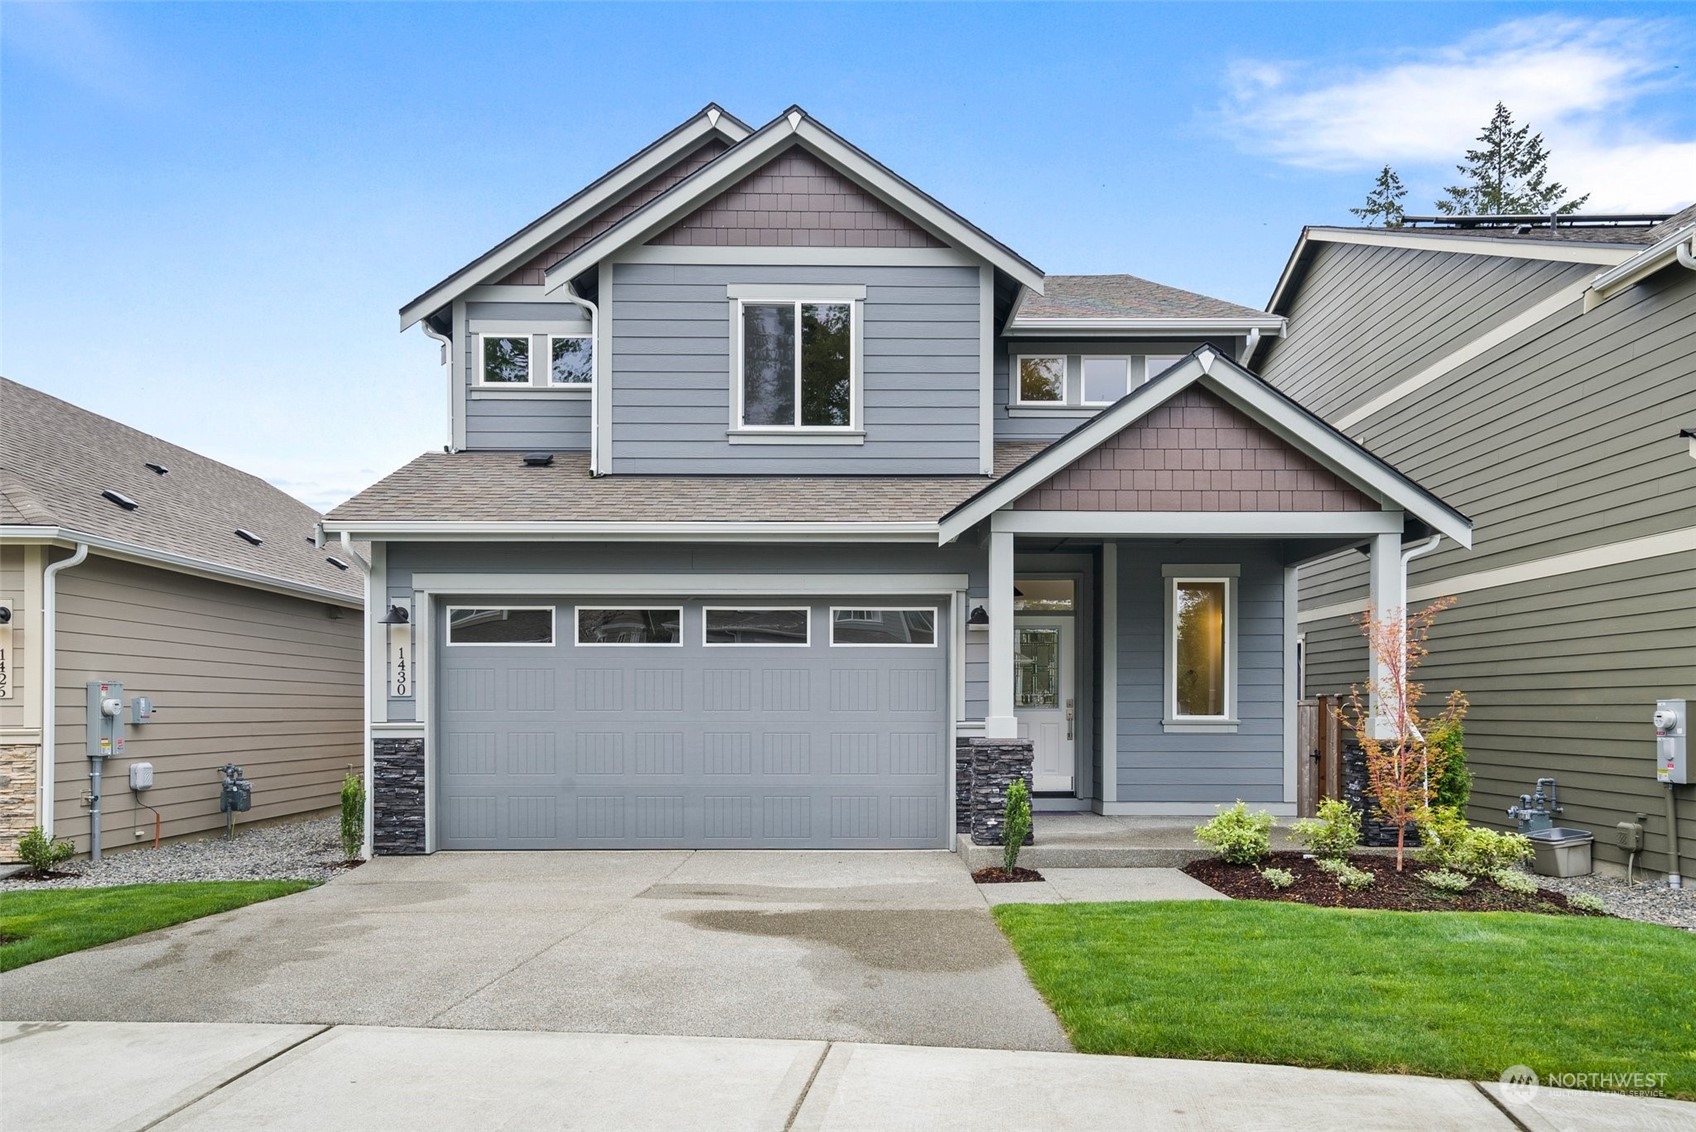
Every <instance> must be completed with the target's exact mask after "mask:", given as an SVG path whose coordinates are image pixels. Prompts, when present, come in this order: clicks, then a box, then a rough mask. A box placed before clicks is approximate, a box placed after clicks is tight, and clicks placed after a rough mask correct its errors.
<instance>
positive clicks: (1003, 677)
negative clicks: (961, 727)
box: [984, 519, 1019, 739]
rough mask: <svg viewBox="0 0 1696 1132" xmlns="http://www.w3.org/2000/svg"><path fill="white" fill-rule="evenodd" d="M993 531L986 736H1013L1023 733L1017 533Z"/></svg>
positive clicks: (990, 540)
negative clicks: (1016, 643)
mask: <svg viewBox="0 0 1696 1132" xmlns="http://www.w3.org/2000/svg"><path fill="white" fill-rule="evenodd" d="M993 523H994V520H993V519H992V520H991V529H990V534H989V604H988V606H987V608H986V610H985V611H986V612H987V613H988V614H989V713H988V717H987V718H986V719H985V720H984V735H985V736H987V737H988V738H991V739H1012V738H1016V737H1017V736H1018V734H1019V721H1018V720H1017V719H1015V718H1014V717H1013V639H1014V638H1013V533H1012V532H1011V531H998V530H995V529H994V526H993Z"/></svg>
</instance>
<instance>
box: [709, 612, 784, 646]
mask: <svg viewBox="0 0 1696 1132" xmlns="http://www.w3.org/2000/svg"><path fill="white" fill-rule="evenodd" d="M811 614H812V610H810V609H807V608H805V607H800V608H795V609H770V608H764V609H732V608H728V607H721V606H712V605H709V606H707V607H706V608H704V609H702V610H701V643H702V644H704V645H707V646H709V647H716V646H720V645H765V646H768V647H779V648H795V647H800V648H805V647H806V646H807V644H808V643H809V634H808V622H809V621H810V620H811Z"/></svg>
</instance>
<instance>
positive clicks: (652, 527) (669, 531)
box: [324, 520, 936, 604]
mask: <svg viewBox="0 0 1696 1132" xmlns="http://www.w3.org/2000/svg"><path fill="white" fill-rule="evenodd" d="M324 529H325V530H326V531H327V532H330V533H342V532H346V533H348V534H352V535H354V536H356V537H359V538H382V539H389V540H393V541H401V540H406V539H409V538H410V539H430V540H437V541H483V540H489V539H500V540H507V541H573V540H588V541H593V542H604V541H606V540H607V539H608V538H616V539H622V540H627V541H632V542H655V541H667V540H676V541H682V542H794V541H812V542H935V541H936V524H935V523H933V522H924V523H822V522H761V521H754V522H730V521H726V522H677V523H670V522H667V523H648V522H604V521H600V520H595V521H589V520H585V521H581V522H576V521H572V522H496V523H479V522H475V521H452V522H437V521H430V520H427V521H419V522H413V521H393V522H389V521H383V520H375V521H373V522H372V523H371V524H370V525H369V526H367V525H364V524H363V523H362V522H357V521H356V522H346V523H336V524H331V523H326V524H324ZM337 600H339V601H341V602H344V603H347V604H354V603H355V601H356V599H353V598H348V597H344V596H338V598H337Z"/></svg>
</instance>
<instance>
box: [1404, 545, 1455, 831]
mask: <svg viewBox="0 0 1696 1132" xmlns="http://www.w3.org/2000/svg"><path fill="white" fill-rule="evenodd" d="M1442 541H1443V536H1442V535H1432V536H1431V537H1430V538H1428V539H1426V540H1425V541H1424V542H1419V543H1415V544H1414V545H1412V546H1410V547H1407V548H1406V549H1404V550H1403V551H1402V600H1403V601H1404V602H1405V601H1407V593H1408V589H1407V564H1408V563H1409V562H1412V561H1413V560H1414V559H1415V558H1423V557H1425V556H1426V555H1427V554H1430V553H1431V552H1432V551H1433V550H1436V549H1437V547H1438V545H1439V544H1440V543H1441V542H1442ZM1402 633H1403V637H1402V649H1403V650H1404V651H1405V650H1406V649H1407V637H1406V633H1407V608H1406V606H1405V605H1404V606H1403V608H1402ZM1420 739H1421V740H1423V739H1424V736H1423V735H1422V736H1420ZM1424 787H1425V801H1426V804H1427V805H1429V804H1430V802H1431V771H1430V769H1429V767H1427V769H1426V772H1425V783H1424ZM1461 816H1462V817H1465V816H1466V815H1464V814H1462V815H1461Z"/></svg>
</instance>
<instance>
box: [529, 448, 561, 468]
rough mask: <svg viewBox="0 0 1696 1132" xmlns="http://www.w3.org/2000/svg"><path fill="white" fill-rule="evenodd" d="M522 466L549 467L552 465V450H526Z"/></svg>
mask: <svg viewBox="0 0 1696 1132" xmlns="http://www.w3.org/2000/svg"><path fill="white" fill-rule="evenodd" d="M524 466H525V467H526V468H551V467H553V466H554V454H553V453H552V452H526V453H525V454H524Z"/></svg>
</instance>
